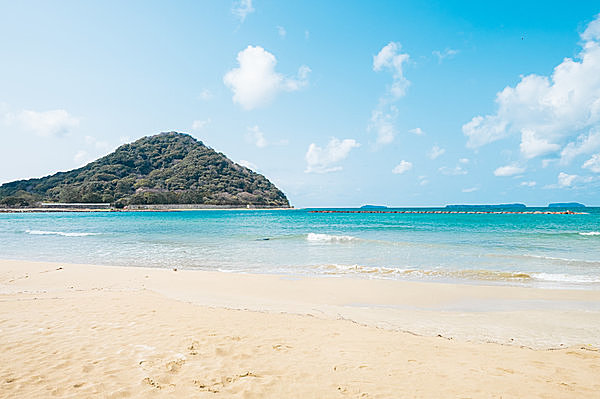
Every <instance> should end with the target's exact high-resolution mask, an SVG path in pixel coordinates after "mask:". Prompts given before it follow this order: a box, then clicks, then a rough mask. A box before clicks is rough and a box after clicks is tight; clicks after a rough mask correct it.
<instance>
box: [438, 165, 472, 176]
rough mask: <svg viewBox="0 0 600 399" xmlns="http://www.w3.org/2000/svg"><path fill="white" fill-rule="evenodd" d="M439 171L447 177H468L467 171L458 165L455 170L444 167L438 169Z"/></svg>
mask: <svg viewBox="0 0 600 399" xmlns="http://www.w3.org/2000/svg"><path fill="white" fill-rule="evenodd" d="M438 171H439V172H440V173H441V174H443V175H446V176H458V175H466V174H467V171H466V170H464V169H463V167H462V166H460V165H456V166H455V167H454V168H450V167H448V166H442V167H441V168H439V169H438Z"/></svg>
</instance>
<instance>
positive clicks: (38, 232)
mask: <svg viewBox="0 0 600 399" xmlns="http://www.w3.org/2000/svg"><path fill="white" fill-rule="evenodd" d="M25 232H26V233H27V234H32V235H53V236H63V237H85V236H95V235H98V234H100V233H68V232H64V231H45V230H25Z"/></svg>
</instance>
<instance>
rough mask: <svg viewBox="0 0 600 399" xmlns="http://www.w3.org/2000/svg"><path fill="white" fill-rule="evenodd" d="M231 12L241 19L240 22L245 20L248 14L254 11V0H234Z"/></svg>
mask: <svg viewBox="0 0 600 399" xmlns="http://www.w3.org/2000/svg"><path fill="white" fill-rule="evenodd" d="M231 12H232V13H233V15H235V16H236V17H237V18H238V19H239V20H240V22H244V21H245V20H246V17H247V16H248V14H252V13H253V12H254V7H252V0H238V1H234V3H233V6H232V7H231Z"/></svg>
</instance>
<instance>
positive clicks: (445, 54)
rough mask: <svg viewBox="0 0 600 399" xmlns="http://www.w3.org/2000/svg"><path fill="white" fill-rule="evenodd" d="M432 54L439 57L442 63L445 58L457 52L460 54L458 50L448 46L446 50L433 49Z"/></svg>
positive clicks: (439, 61)
mask: <svg viewBox="0 0 600 399" xmlns="http://www.w3.org/2000/svg"><path fill="white" fill-rule="evenodd" d="M431 54H433V55H435V56H436V57H438V63H440V64H441V63H442V61H443V60H444V59H445V58H452V57H454V56H455V55H456V54H458V50H453V49H451V48H447V49H445V50H444V51H439V50H435V51H432V52H431Z"/></svg>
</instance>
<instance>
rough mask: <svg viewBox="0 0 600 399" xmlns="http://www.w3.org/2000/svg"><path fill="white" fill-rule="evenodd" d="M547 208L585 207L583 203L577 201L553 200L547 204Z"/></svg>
mask: <svg viewBox="0 0 600 399" xmlns="http://www.w3.org/2000/svg"><path fill="white" fill-rule="evenodd" d="M548 208H585V205H583V204H580V203H579V202H555V203H552V204H548Z"/></svg>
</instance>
